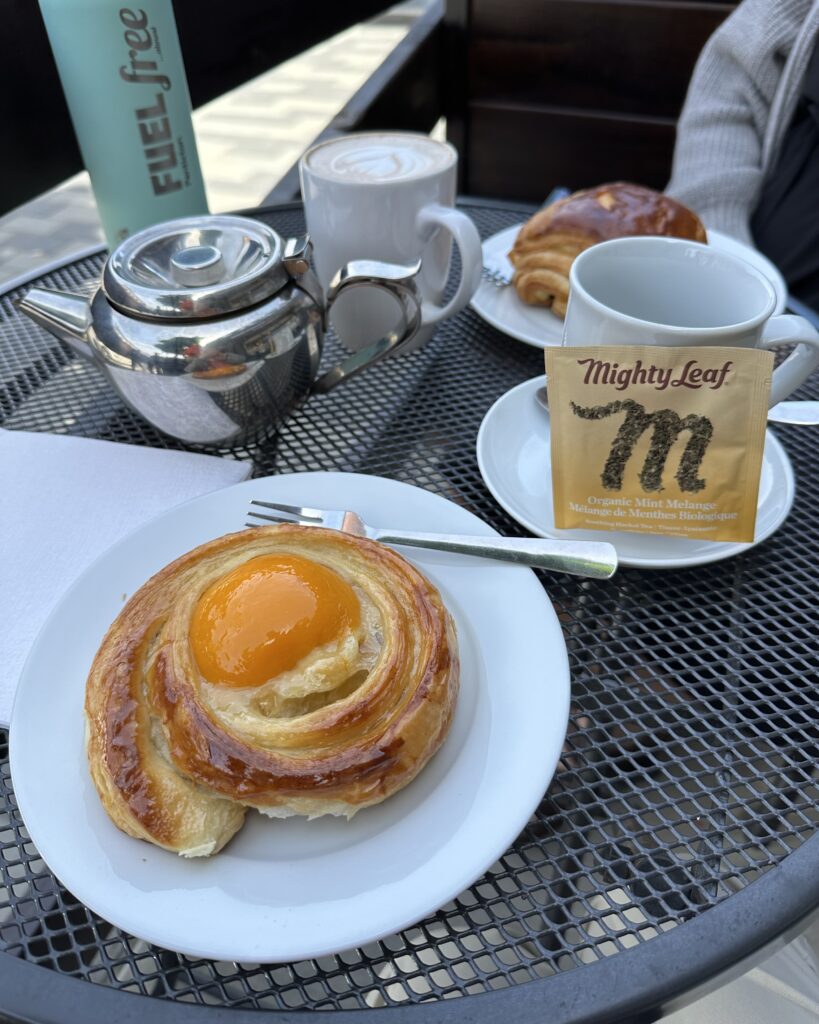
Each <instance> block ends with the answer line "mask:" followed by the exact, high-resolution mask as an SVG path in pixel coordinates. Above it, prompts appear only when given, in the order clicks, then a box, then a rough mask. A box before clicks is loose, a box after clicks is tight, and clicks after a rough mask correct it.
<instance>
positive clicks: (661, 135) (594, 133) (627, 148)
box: [465, 103, 674, 202]
mask: <svg viewBox="0 0 819 1024" xmlns="http://www.w3.org/2000/svg"><path fill="white" fill-rule="evenodd" d="M467 140H468V142H467V151H466V181H465V187H466V189H467V191H468V192H469V193H470V194H472V195H486V196H497V197H499V198H504V199H524V200H529V201H532V202H539V201H541V200H542V199H543V197H544V196H545V195H546V194H547V193H548V192H549V191H550V189H552V188H553V187H554V186H556V185H567V186H570V187H571V188H573V189H574V188H584V187H587V186H591V185H598V184H600V183H602V182H605V181H615V180H627V181H635V182H639V183H641V184H643V185H649V186H651V187H652V188H658V189H661V188H663V187H664V186H665V184H666V182H667V180H668V177H669V173H670V168H671V156H672V152H673V148H674V122H673V120H672V119H666V118H626V117H613V116H610V115H606V114H601V113H597V114H587V113H580V112H573V113H570V112H566V111H562V110H559V109H551V108H530V107H514V106H510V105H503V104H479V103H478V104H471V105H470V108H469V113H468V133H467Z"/></svg>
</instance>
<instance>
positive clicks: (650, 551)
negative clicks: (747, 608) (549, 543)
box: [478, 377, 795, 569]
mask: <svg viewBox="0 0 819 1024" xmlns="http://www.w3.org/2000/svg"><path fill="white" fill-rule="evenodd" d="M545 383H546V378H545V377H535V379H534V380H527V381H526V382H525V383H523V384H519V385H518V386H517V387H516V388H512V390H511V391H507V392H506V394H505V395H502V396H501V397H500V398H499V399H498V400H497V402H495V404H494V405H493V406H492V408H491V409H490V410H489V412H488V413H487V414H486V416H485V417H484V419H483V423H481V428H480V430H479V431H478V465H479V467H480V470H481V475H482V476H483V479H484V482H485V483H486V486H487V487H488V488H489V490H490V491H491V492H492V494H493V495H494V497H495V499H496V500H497V501H498V503H499V504H500V505H502V506H503V508H505V509H506V511H507V512H508V513H509V515H510V516H512V517H513V518H514V519H517V521H518V522H519V523H521V525H523V526H525V527H526V529H527V530H531V531H532V533H534V534H537V535H538V536H539V537H563V538H566V539H567V540H596V541H599V540H607V541H610V542H611V543H612V544H613V545H614V546H615V548H616V549H617V556H618V559H619V562H620V565H621V566H623V567H631V568H637V569H684V568H687V567H689V566H693V565H704V564H705V563H707V562H718V561H720V560H721V559H723V558H730V557H731V556H732V555H738V554H740V553H741V552H742V551H747V550H748V549H749V548H751V547H754V545H756V544H759V543H761V542H762V541H763V540H765V538H766V537H770V535H771V534H772V533H773V532H774V530H776V529H778V528H779V527H780V526H781V525H782V523H783V522H784V521H785V519H786V518H787V516H788V513H789V512H790V509H791V505H792V504H793V497H794V491H795V487H794V478H793V469H792V468H791V464H790V460H789V459H788V456H787V455H786V454H785V449H784V448H783V447H782V445H781V444H780V443H779V441H778V440H777V439H776V437H774V435H773V434H772V433H771V432H770V430H769V431H768V432H767V433H766V435H765V453H764V457H763V460H762V476H761V479H760V482H759V505H758V509H757V516H756V534H755V537H754V541H753V543H752V544H737V543H729V542H723V541H703V540H687V539H686V538H684V537H659V536H656V537H652V536H650V535H648V534H642V533H620V532H616V531H608V530H606V531H602V530H558V529H556V528H555V525H554V516H553V513H552V470H551V449H550V433H549V414H548V413H547V412H546V411H545V410H544V409H543V408H542V407H541V406H540V405H539V404H538V403H537V402H536V400H535V392H536V391H537V389H538V388H540V387H543V385H544V384H545Z"/></svg>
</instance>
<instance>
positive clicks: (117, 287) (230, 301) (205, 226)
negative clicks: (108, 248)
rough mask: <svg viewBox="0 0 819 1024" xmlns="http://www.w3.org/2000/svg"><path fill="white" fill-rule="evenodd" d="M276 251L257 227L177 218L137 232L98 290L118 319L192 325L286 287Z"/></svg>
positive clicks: (275, 240) (217, 218)
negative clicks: (119, 314) (122, 316)
mask: <svg viewBox="0 0 819 1024" xmlns="http://www.w3.org/2000/svg"><path fill="white" fill-rule="evenodd" d="M283 251H284V243H283V241H282V239H281V238H280V237H279V236H278V235H277V234H276V232H275V231H274V230H273V229H272V228H271V227H269V226H268V225H267V224H264V223H263V222H262V221H260V220H256V219H254V218H250V217H236V216H232V215H228V214H204V215H202V216H198V217H181V218H179V219H178V220H169V221H163V222H162V223H160V224H153V225H151V226H150V227H147V228H143V230H142V231H138V232H136V234H133V235H131V236H130V237H128V238H126V239H125V240H124V241H122V242H120V244H119V245H118V246H117V247H116V249H114V251H113V252H112V253H111V255H110V256H109V257H108V260H107V262H106V264H105V267H104V269H103V272H102V288H103V291H104V292H105V295H106V298H107V299H108V301H109V302H110V303H111V304H112V305H113V306H115V307H116V308H117V309H118V310H120V312H122V313H126V314H130V315H134V316H138V317H140V318H147V319H152V318H161V319H164V320H168V319H170V320H177V319H178V320H197V319H199V318H201V317H208V318H213V317H215V316H224V315H230V314H231V313H238V312H242V311H244V310H246V309H249V308H251V307H253V306H256V305H257V304H258V303H260V302H262V301H264V300H266V299H269V298H270V297H271V296H273V295H275V293H276V292H278V291H279V290H280V289H281V288H282V287H284V286H285V285H286V284H287V283H288V281H289V280H290V276H289V273H288V270H287V268H286V267H285V266H284V263H283V260H282V257H283Z"/></svg>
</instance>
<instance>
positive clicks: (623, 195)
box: [509, 181, 707, 317]
mask: <svg viewBox="0 0 819 1024" xmlns="http://www.w3.org/2000/svg"><path fill="white" fill-rule="evenodd" d="M631 235H667V236H670V237H673V238H687V239H690V240H691V241H695V242H705V241H707V237H706V233H705V228H704V227H703V225H702V222H701V221H700V219H699V217H697V215H696V214H695V213H693V212H692V211H691V210H689V209H688V208H687V207H686V206H683V204H682V203H679V202H677V200H675V199H672V198H671V197H670V196H666V195H663V194H662V193H661V192H655V191H654V189H650V188H645V187H644V186H642V185H632V184H630V183H628V182H622V181H618V182H613V183H611V184H607V185H598V186H597V187H596V188H589V189H583V190H582V191H580V192H574V193H573V194H572V195H570V196H566V198H565V199H560V200H558V201H557V202H556V203H552V204H551V205H550V206H547V207H546V208H545V209H543V210H538V212H537V213H536V214H534V216H533V217H531V218H530V219H529V220H528V221H527V222H526V224H524V225H523V227H522V228H521V229H520V232H519V233H518V237H517V239H516V240H515V245H514V247H513V249H512V251H511V252H510V253H509V259H510V261H511V263H512V265H513V266H514V268H515V274H514V278H513V283H514V286H515V289H516V291H517V293H518V295H519V296H520V298H521V299H522V300H523V301H524V302H526V303H529V304H530V305H537V306H547V307H551V310H552V312H553V313H555V315H557V316H560V317H563V316H565V315H566V306H567V303H568V299H569V271H570V269H571V265H572V263H573V262H574V259H575V257H576V256H578V255H579V254H580V253H581V252H583V251H584V250H586V249H588V248H589V247H590V246H592V245H595V244H596V243H597V242H605V241H607V240H608V239H611V238H624V237H626V236H631Z"/></svg>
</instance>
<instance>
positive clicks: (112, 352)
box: [17, 215, 421, 446]
mask: <svg viewBox="0 0 819 1024" xmlns="http://www.w3.org/2000/svg"><path fill="white" fill-rule="evenodd" d="M419 269H420V264H416V265H415V266H409V267H407V266H397V265H394V264H389V263H379V262H375V261H369V260H359V261H356V262H353V263H348V264H347V265H346V266H345V267H343V268H341V270H340V271H339V272H338V274H336V276H335V278H334V280H333V281H332V283H331V285H330V288H329V290H328V295H327V302H326V305H325V302H324V301H323V296H322V289H321V286H320V285H319V283H318V280H317V279H316V277H315V275H314V274H313V272H312V270H311V269H310V243H309V240H308V238H307V237H306V236H304V237H301V238H291V239H287V240H284V239H282V238H280V237H279V235H278V234H276V232H275V231H274V230H273V229H272V228H270V227H268V226H267V225H266V224H263V223H262V222H261V221H257V220H252V219H250V218H247V217H234V216H224V215H214V216H206V217H186V218H182V219H179V220H172V221H166V222H164V223H162V224H156V225H154V226H152V227H149V228H146V229H145V230H143V231H140V232H138V233H137V234H134V235H132V236H131V237H129V238H126V239H125V241H123V242H122V243H121V244H120V245H119V246H118V247H117V248H116V249H115V250H114V251H113V252H112V253H111V255H110V256H109V257H108V260H107V261H106V263H105V266H104V268H103V271H102V280H101V283H100V286H99V287H98V288H97V289H96V291H95V292H94V294H93V295H92V296H91V297H90V298H89V296H88V295H83V294H79V293H73V292H63V291H54V290H50V289H45V288H33V289H31V290H30V291H29V292H27V293H26V295H25V296H24V297H23V298H22V299H21V300H20V301H19V302H18V304H17V305H18V308H19V309H20V310H21V311H22V312H23V313H25V314H26V315H27V316H29V317H31V318H32V319H33V320H35V321H36V322H37V323H39V324H41V325H42V326H43V327H45V328H46V329H47V330H49V331H51V333H52V334H55V335H56V336H57V337H58V338H60V339H61V340H62V341H65V342H67V343H68V344H69V345H71V346H72V348H74V349H76V350H77V351H78V352H80V353H81V354H82V355H84V356H90V357H91V358H92V359H94V360H95V361H96V362H97V363H98V365H100V366H101V367H102V368H103V369H104V370H105V372H106V374H107V375H108V377H109V378H110V380H111V382H112V383H113V385H114V387H115V388H116V389H117V391H118V392H119V393H120V395H121V396H122V398H123V399H124V400H125V401H126V402H127V403H128V405H130V406H131V407H132V408H133V409H134V410H135V411H136V412H138V413H139V414H140V415H141V416H143V417H144V418H145V419H146V420H148V422H150V423H151V424H153V426H155V427H157V428H158V429H159V430H161V431H163V432H164V433H166V434H170V435H171V436H172V437H175V438H178V439H179V440H181V441H185V442H187V443H188V444H195V445H207V446H231V445H239V444H244V443H247V442H249V441H252V440H254V439H256V438H258V437H259V436H261V435H264V434H265V433H269V432H271V431H273V430H275V429H276V428H277V427H278V426H279V425H280V424H281V422H282V420H283V418H284V417H285V416H286V415H287V413H288V412H289V411H290V410H291V409H292V408H293V406H294V405H295V404H296V403H297V402H298V401H300V400H301V399H302V398H304V397H305V396H306V395H308V394H309V393H310V392H311V391H314V392H325V391H329V390H330V389H331V388H333V387H335V386H336V385H337V384H339V383H340V382H341V381H343V380H346V379H348V378H349V377H351V376H353V375H354V374H356V373H358V372H360V371H361V370H363V369H365V368H366V367H368V366H371V365H372V364H373V363H375V362H377V361H378V360H379V359H381V358H383V357H384V356H385V355H387V354H389V353H391V352H396V351H399V350H400V349H401V348H403V346H404V345H405V344H406V343H407V342H408V341H409V340H410V339H411V338H412V336H413V334H414V333H415V331H416V330H417V329H418V325H419V324H420V319H421V298H420V295H419V293H418V291H417V289H416V286H415V276H416V274H417V273H418V271H419ZM360 287H377V288H382V289H384V290H386V291H388V292H389V293H390V294H391V295H392V296H393V297H394V298H395V300H396V302H397V306H398V314H399V315H398V321H399V322H398V324H397V326H396V327H395V329H394V330H393V331H391V332H390V333H389V334H388V335H387V336H386V337H384V338H382V339H381V340H380V341H377V342H376V343H375V344H373V345H370V346H369V347H368V348H366V349H364V350H362V351H361V352H358V353H356V354H355V355H353V356H350V357H349V358H348V359H346V360H345V361H343V362H342V363H341V364H340V365H339V366H337V367H335V368H334V369H332V370H330V371H329V372H327V373H325V374H324V375H323V376H322V377H320V378H318V380H316V374H317V372H318V366H319V359H320V356H321V348H322V342H323V337H324V331H325V328H326V323H327V320H326V314H327V310H328V309H329V308H330V306H331V305H332V303H333V302H334V300H335V299H336V298H337V297H338V296H339V295H340V294H341V293H342V292H343V291H346V290H348V289H351V288H360Z"/></svg>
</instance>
